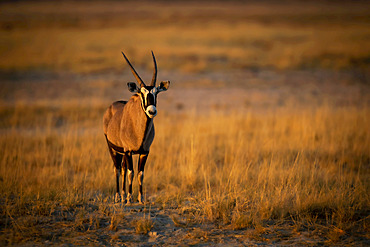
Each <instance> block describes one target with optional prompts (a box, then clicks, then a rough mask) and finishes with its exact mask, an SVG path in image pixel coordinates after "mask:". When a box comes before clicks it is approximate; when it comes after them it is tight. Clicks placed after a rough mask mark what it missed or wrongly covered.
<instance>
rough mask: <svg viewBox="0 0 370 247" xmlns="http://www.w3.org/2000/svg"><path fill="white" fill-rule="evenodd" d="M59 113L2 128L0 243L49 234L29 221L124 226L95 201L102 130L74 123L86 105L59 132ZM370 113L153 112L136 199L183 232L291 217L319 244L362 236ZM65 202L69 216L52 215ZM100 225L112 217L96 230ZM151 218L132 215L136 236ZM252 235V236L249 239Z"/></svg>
mask: <svg viewBox="0 0 370 247" xmlns="http://www.w3.org/2000/svg"><path fill="white" fill-rule="evenodd" d="M65 110H67V111H68V109H64V108H60V109H59V110H58V111H55V110H53V111H50V112H48V114H47V115H48V117H46V118H47V119H50V120H48V122H47V124H46V126H43V127H33V128H22V125H20V126H17V127H9V128H7V129H6V131H5V132H3V133H2V135H1V140H0V141H1V143H0V146H1V150H2V159H1V166H0V174H1V179H0V185H1V186H0V188H1V195H2V196H1V201H2V203H1V219H2V224H3V234H2V242H3V243H17V242H19V241H20V242H23V241H26V242H27V241H30V240H35V239H36V240H38V239H44V240H45V239H49V237H48V236H44V235H43V232H42V231H41V232H40V231H38V230H37V227H36V228H32V227H31V226H34V225H36V224H38V223H37V222H39V221H40V220H41V219H44V218H48V217H49V218H51V219H53V221H56V222H58V221H59V222H61V223H62V224H68V225H69V226H73V227H74V228H75V229H77V230H78V231H85V230H87V229H96V230H97V229H99V228H103V229H107V230H110V231H117V230H118V229H117V227H118V226H119V224H123V223H122V219H123V218H125V217H123V216H122V213H114V212H117V211H115V209H109V208H107V206H104V203H103V202H107V201H111V200H112V199H111V198H112V195H113V194H114V193H113V189H114V179H113V169H112V165H111V161H110V158H109V156H108V152H105V151H106V149H107V148H106V144H105V142H104V138H103V136H102V134H101V130H100V128H98V127H90V128H89V127H81V126H84V122H85V123H89V122H95V123H96V126H99V122H100V118H98V117H96V116H97V115H98V114H96V109H94V108H91V109H90V110H89V111H87V112H82V111H81V112H78V113H77V112H76V113H74V114H71V115H70V117H71V118H72V119H73V118H79V115H80V114H83V116H84V117H82V118H80V124H79V125H75V124H74V123H73V122H71V124H69V122H68V121H67V122H66V123H65V125H63V126H62V127H60V126H58V124H57V123H56V122H54V121H53V120H52V119H54V118H53V116H58V115H60V114H61V112H63V111H65ZM98 111H99V110H98ZM16 112H17V109H15V111H14V113H12V114H10V115H8V116H7V117H8V118H13V120H14V121H16V120H17V118H21V117H22V116H21V115H16ZM100 113H101V110H100ZM369 114H370V112H369V109H368V108H363V109H358V108H354V107H348V108H339V109H337V108H332V107H329V106H328V107H320V108H317V109H303V110H299V111H298V110H295V109H294V108H291V107H290V108H284V107H283V108H281V109H279V110H278V111H277V112H270V113H266V114H260V113H249V114H246V115H245V114H238V113H233V114H230V113H223V112H217V114H216V113H213V114H212V113H210V114H208V115H207V116H201V115H197V114H191V113H189V114H186V115H184V116H182V117H180V118H179V117H176V116H174V115H173V114H164V115H163V116H159V117H158V119H156V129H157V136H156V139H155V142H154V144H153V147H152V150H151V154H150V159H149V161H148V164H147V168H146V174H147V175H146V178H145V194H146V195H147V196H149V197H151V196H154V197H151V198H155V199H151V200H152V202H154V203H155V204H157V205H162V208H173V207H175V208H178V210H179V212H180V211H181V215H183V216H182V217H186V218H187V219H186V220H181V219H179V218H178V217H177V218H176V217H172V220H173V221H174V222H175V225H176V222H177V225H178V226H179V225H180V223H179V222H182V223H181V227H186V226H191V225H194V224H195V225H196V224H204V223H207V224H208V223H212V224H216V225H218V226H219V227H221V228H230V229H234V230H240V229H247V228H252V229H256V230H255V231H257V229H262V228H264V227H266V224H269V223H267V222H271V220H273V221H277V222H291V223H292V224H293V225H294V226H295V228H296V231H297V232H302V231H306V230H307V229H314V228H315V229H316V228H317V229H318V228H320V229H322V231H324V234H327V239H328V241H339V240H340V239H341V237H343V235H344V236H347V238H348V236H351V235H352V234H359V235H361V234H364V233H365V232H367V231H368V227H369V225H368V224H369V222H368V216H366V215H368V213H369V211H368V210H369V194H368V191H369V180H368V178H369V175H370V174H369V169H368V166H369V159H370V157H369V151H370V150H369V146H370V143H369V142H370V133H369V130H368V126H369V124H370V123H369V118H368V116H369ZM176 119H178V120H176ZM81 121H82V123H81ZM17 122H19V121H17ZM87 125H90V124H87ZM135 193H136V192H135ZM153 200H154V201H153ZM89 207H91V208H89ZM72 209H73V211H72V212H70V216H69V217H70V218H71V219H69V218H68V217H67V216H65V219H60V217H62V216H63V214H67V215H68V213H67V212H69V211H70V210H72ZM107 210H108V211H107ZM112 210H113V214H112ZM106 212H108V214H107V213H106ZM109 212H110V213H109ZM148 217H149V216H148ZM72 219H73V220H72ZM104 221H106V222H110V223H109V224H108V225H107V226H104V227H102V222H104ZM125 221H126V220H125ZM184 222H186V223H184ZM153 223H154V221H153V220H151V219H150V218H149V220H148V219H147V218H142V219H141V220H139V221H137V224H136V225H135V228H136V232H139V233H144V234H145V233H146V232H148V231H149V230H150V229H152V227H153ZM125 224H126V223H125ZM326 229H328V230H326ZM202 231H204V230H202ZM17 232H20V233H22V234H18V233H17ZM256 233H257V232H253V233H250V234H252V235H253V236H255V238H256V239H259V237H257V236H260V235H261V233H258V234H259V235H255V234H256ZM62 235H63V236H64V235H66V236H70V235H71V233H63V234H62ZM252 239H253V238H252Z"/></svg>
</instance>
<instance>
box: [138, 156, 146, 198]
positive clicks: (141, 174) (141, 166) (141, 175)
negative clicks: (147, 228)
mask: <svg viewBox="0 0 370 247" xmlns="http://www.w3.org/2000/svg"><path fill="white" fill-rule="evenodd" d="M147 159H148V154H141V155H140V157H139V162H138V174H137V180H138V182H139V196H138V200H139V203H144V196H143V181H144V167H145V163H146V160H147Z"/></svg>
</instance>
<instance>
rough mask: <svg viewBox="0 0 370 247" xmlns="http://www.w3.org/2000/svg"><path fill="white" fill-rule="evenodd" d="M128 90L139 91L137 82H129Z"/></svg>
mask: <svg viewBox="0 0 370 247" xmlns="http://www.w3.org/2000/svg"><path fill="white" fill-rule="evenodd" d="M127 86H128V90H129V91H130V92H131V93H137V92H138V91H139V88H138V87H137V86H136V83H135V82H127Z"/></svg>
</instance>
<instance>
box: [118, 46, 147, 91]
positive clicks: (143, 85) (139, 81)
mask: <svg viewBox="0 0 370 247" xmlns="http://www.w3.org/2000/svg"><path fill="white" fill-rule="evenodd" d="M122 55H123V57H124V58H125V59H126V62H127V63H128V65H130V68H131V72H132V74H133V75H134V76H135V78H136V80H137V82H138V83H139V84H140V87H145V83H144V82H143V80H141V78H140V76H139V75H138V74H137V72H136V70H135V69H134V67H133V66H132V64H131V63H130V61H129V60H128V59H127V57H126V56H125V53H123V52H122Z"/></svg>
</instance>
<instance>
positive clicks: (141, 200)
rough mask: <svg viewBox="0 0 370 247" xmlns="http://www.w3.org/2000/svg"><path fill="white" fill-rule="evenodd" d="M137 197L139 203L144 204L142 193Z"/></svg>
mask: <svg viewBox="0 0 370 247" xmlns="http://www.w3.org/2000/svg"><path fill="white" fill-rule="evenodd" d="M137 199H138V201H139V203H140V204H144V197H143V196H142V195H139V196H138V198H137Z"/></svg>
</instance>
